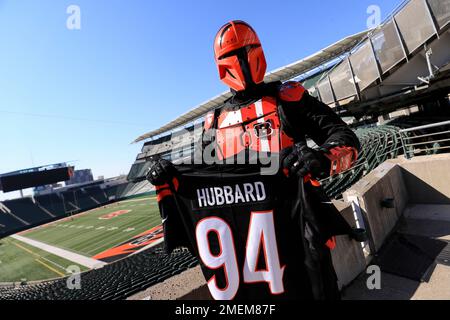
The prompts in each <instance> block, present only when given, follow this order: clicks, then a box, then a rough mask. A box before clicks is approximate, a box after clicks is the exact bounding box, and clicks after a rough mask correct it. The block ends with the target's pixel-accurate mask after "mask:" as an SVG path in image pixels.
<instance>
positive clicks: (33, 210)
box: [3, 198, 54, 225]
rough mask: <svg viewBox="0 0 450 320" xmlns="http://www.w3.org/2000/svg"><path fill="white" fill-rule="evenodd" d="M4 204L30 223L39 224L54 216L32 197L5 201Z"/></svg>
mask: <svg viewBox="0 0 450 320" xmlns="http://www.w3.org/2000/svg"><path fill="white" fill-rule="evenodd" d="M3 204H4V205H5V206H6V207H7V208H8V209H9V210H11V212H12V213H13V214H14V215H16V216H17V217H19V218H20V219H22V220H24V221H26V222H28V223H29V224H30V225H38V224H42V223H45V222H48V221H50V220H52V219H53V218H54V217H53V216H51V215H49V214H48V213H47V212H45V211H44V210H42V209H41V208H40V207H39V206H37V205H36V204H35V203H34V202H33V200H32V199H31V198H21V199H15V200H8V201H4V202H3Z"/></svg>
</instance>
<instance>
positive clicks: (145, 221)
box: [0, 196, 161, 282]
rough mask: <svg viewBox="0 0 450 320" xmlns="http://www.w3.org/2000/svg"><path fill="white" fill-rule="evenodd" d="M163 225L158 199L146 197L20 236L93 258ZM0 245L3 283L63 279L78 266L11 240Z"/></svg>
mask: <svg viewBox="0 0 450 320" xmlns="http://www.w3.org/2000/svg"><path fill="white" fill-rule="evenodd" d="M160 224H161V218H160V216H159V210H158V205H157V202H156V198H155V197H154V196H145V197H142V198H135V199H130V200H125V201H121V202H117V203H113V204H110V205H107V206H105V207H100V208H97V209H94V210H90V211H87V212H84V213H81V214H78V215H75V216H73V217H71V218H65V219H62V220H58V221H55V222H53V223H49V224H46V225H43V226H40V227H37V228H34V229H31V230H27V231H24V232H22V233H20V235H21V236H23V237H26V238H30V239H34V240H37V241H40V242H44V243H46V244H49V245H52V246H55V247H59V248H62V249H65V250H68V251H72V252H75V253H78V254H81V255H84V256H86V257H93V256H95V255H97V254H99V253H101V252H104V251H106V250H108V249H111V248H113V247H115V246H116V245H118V244H121V243H122V242H125V241H127V240H129V239H131V238H133V237H135V236H136V235H139V234H141V233H143V232H145V231H147V230H149V229H151V228H153V227H155V226H157V225H160ZM0 243H1V245H0V260H2V261H1V263H0V282H12V281H21V280H22V279H26V280H28V281H34V280H44V279H50V278H55V277H61V276H64V275H66V272H65V268H67V266H69V265H74V264H75V263H73V262H71V261H68V260H66V259H63V258H61V257H57V256H55V255H53V254H50V253H48V252H45V251H42V250H40V249H38V248H35V247H33V246H30V245H27V244H25V243H23V242H20V241H17V240H15V239H12V238H11V237H8V238H5V239H2V240H0ZM21 247H23V248H21ZM25 249H26V250H25ZM39 256H42V257H44V258H45V259H48V260H49V261H50V262H49V261H47V260H45V259H42V258H39ZM36 260H38V261H36ZM52 262H54V263H52ZM81 270H87V268H85V267H81Z"/></svg>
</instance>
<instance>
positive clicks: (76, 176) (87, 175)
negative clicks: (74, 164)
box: [66, 169, 94, 186]
mask: <svg viewBox="0 0 450 320" xmlns="http://www.w3.org/2000/svg"><path fill="white" fill-rule="evenodd" d="M92 181H94V176H93V175H92V170H91V169H83V170H75V171H74V172H73V176H72V178H70V180H67V181H66V186H70V185H73V184H78V183H87V182H92Z"/></svg>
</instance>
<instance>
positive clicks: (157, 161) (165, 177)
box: [146, 157, 177, 186]
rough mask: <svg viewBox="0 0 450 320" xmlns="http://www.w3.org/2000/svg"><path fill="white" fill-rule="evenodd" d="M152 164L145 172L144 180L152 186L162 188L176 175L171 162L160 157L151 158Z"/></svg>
mask: <svg viewBox="0 0 450 320" xmlns="http://www.w3.org/2000/svg"><path fill="white" fill-rule="evenodd" d="M150 161H151V162H153V163H152V164H151V165H150V168H149V169H148V171H147V175H146V178H147V180H148V181H149V182H150V183H151V184H152V185H154V186H162V185H164V184H166V183H169V182H170V181H172V179H173V178H174V177H175V176H176V175H177V169H175V166H174V165H173V163H172V162H170V161H168V160H166V159H162V158H160V157H152V158H150Z"/></svg>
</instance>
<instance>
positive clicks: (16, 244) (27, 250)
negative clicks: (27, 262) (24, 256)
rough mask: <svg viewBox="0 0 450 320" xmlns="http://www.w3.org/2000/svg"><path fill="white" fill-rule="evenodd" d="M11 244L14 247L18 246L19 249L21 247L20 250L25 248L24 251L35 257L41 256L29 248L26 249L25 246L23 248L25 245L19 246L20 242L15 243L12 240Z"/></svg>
mask: <svg viewBox="0 0 450 320" xmlns="http://www.w3.org/2000/svg"><path fill="white" fill-rule="evenodd" d="M13 245H15V246H16V247H19V248H20V249H22V250H25V251H26V252H28V253H29V254H32V255H33V256H36V257H41V256H40V255H38V254H37V253H35V252H33V251H31V250H30V249H27V248H25V247H23V246H21V245H20V244H18V243H15V242H13Z"/></svg>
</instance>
